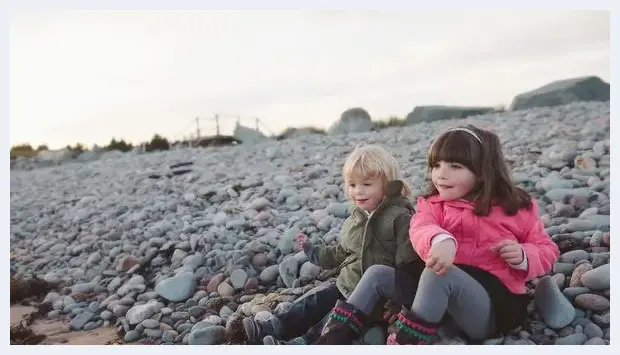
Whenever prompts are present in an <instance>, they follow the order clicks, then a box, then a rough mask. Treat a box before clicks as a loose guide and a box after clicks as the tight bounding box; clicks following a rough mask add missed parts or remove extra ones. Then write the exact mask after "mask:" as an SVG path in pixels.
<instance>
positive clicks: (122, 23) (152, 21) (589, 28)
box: [10, 11, 610, 148]
mask: <svg viewBox="0 0 620 355" xmlns="http://www.w3.org/2000/svg"><path fill="white" fill-rule="evenodd" d="M609 30H610V22H609V13H608V12H606V11H604V12H587V11H585V12H558V11H555V12H506V13H439V12H436V13H421V12H415V13H413V12H411V13H378V12H268V11H263V12H215V11H214V12H208V11H200V12H198V11H195V12H192V11H175V12H165V11H161V12H148V11H140V12H127V11H123V12H120V11H117V12H70V13H57V14H53V13H50V14H36V15H21V16H18V17H15V18H13V20H12V24H11V37H10V39H11V46H10V60H11V69H10V79H11V83H10V85H11V86H10V87H11V89H10V90H11V98H10V105H11V120H10V124H11V144H18V143H23V142H29V143H31V144H33V145H38V144H42V143H46V144H48V145H49V146H50V148H59V147H62V146H64V145H66V144H74V143H75V142H78V141H79V142H82V143H84V144H86V145H88V146H91V145H92V144H95V143H97V144H99V145H104V144H107V143H108V142H109V141H110V139H111V138H112V136H116V137H117V138H124V139H126V140H129V141H131V142H134V143H135V142H140V141H145V140H149V139H150V138H151V137H152V135H153V134H154V133H160V134H163V135H164V136H166V137H168V138H169V139H179V138H181V137H182V136H183V135H189V134H190V133H191V132H192V131H194V130H195V124H192V120H193V118H194V117H197V116H199V117H203V118H209V117H213V115H214V114H215V113H221V114H222V115H223V119H222V123H221V126H222V133H224V134H230V133H232V128H233V126H234V121H235V118H234V117H235V116H237V115H239V116H240V117H241V123H242V124H246V125H251V124H253V121H252V118H253V117H259V118H260V119H261V120H262V121H263V122H264V124H265V125H266V127H268V128H269V129H270V130H271V131H273V132H275V133H279V132H281V131H282V130H283V129H284V128H286V127H289V126H304V125H314V126H318V127H323V128H327V127H328V126H329V125H330V124H332V123H333V122H334V121H335V120H337V119H338V118H339V116H340V114H341V113H342V111H344V110H346V109H347V108H350V107H354V106H361V107H363V108H365V109H366V110H367V111H368V112H369V113H370V115H371V116H372V118H373V119H384V118H387V117H389V116H392V115H396V116H399V117H404V116H406V115H407V113H409V112H410V111H411V110H412V109H413V108H414V107H415V106H416V105H432V104H446V105H476V106H477V105H489V106H496V105H500V104H504V105H509V104H510V101H511V100H512V98H513V97H514V95H516V94H518V93H520V92H523V91H527V90H530V89H534V88H536V87H538V86H541V85H544V84H546V83H548V82H550V81H553V80H556V79H563V78H568V77H575V76H583V75H597V76H599V77H601V78H602V79H603V80H605V81H609V76H610V58H609V57H610V39H609V38H610V34H609ZM200 125H201V128H202V130H203V132H205V133H206V134H210V133H211V134H212V133H214V124H213V123H212V122H211V121H208V120H201V123H200Z"/></svg>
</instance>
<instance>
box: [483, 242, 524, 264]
mask: <svg viewBox="0 0 620 355" xmlns="http://www.w3.org/2000/svg"><path fill="white" fill-rule="evenodd" d="M491 250H492V251H494V252H496V253H499V256H500V257H501V258H502V259H504V261H505V262H507V263H508V264H512V265H519V264H521V263H522V262H523V247H521V244H519V242H517V241H516V240H510V239H504V240H502V241H501V242H499V243H497V244H496V245H494V246H493V247H491Z"/></svg>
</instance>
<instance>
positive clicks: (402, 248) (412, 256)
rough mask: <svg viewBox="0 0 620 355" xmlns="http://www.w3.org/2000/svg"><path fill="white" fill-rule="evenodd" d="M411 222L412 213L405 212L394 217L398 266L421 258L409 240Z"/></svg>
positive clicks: (395, 260) (395, 259)
mask: <svg viewBox="0 0 620 355" xmlns="http://www.w3.org/2000/svg"><path fill="white" fill-rule="evenodd" d="M410 222H411V214H410V213H403V214H401V215H399V216H398V217H396V218H395V219H394V235H395V236H396V243H397V247H396V256H395V257H394V264H395V265H396V267H401V266H402V265H404V264H407V263H410V262H412V261H415V260H419V259H420V257H419V256H418V254H416V252H415V250H413V246H412V245H411V241H410V240H409V224H410Z"/></svg>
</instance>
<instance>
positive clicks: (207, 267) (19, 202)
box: [10, 102, 610, 345]
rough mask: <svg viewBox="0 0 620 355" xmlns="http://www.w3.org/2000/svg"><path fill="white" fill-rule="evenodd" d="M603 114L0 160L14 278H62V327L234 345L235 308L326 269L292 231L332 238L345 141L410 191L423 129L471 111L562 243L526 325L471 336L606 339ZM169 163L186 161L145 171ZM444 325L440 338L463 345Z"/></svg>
mask: <svg viewBox="0 0 620 355" xmlns="http://www.w3.org/2000/svg"><path fill="white" fill-rule="evenodd" d="M609 115H610V106H609V102H577V103H571V104H568V105H564V106H557V107H550V108H544V107H543V108H535V109H528V110H522V111H512V112H503V113H489V114H484V115H479V116H475V117H469V118H466V119H460V120H444V121H438V122H429V123H420V124H416V125H411V126H405V127H397V128H387V129H384V130H381V131H376V132H365V133H352V134H343V135H307V136H301V137H296V138H291V139H286V140H283V141H278V142H274V141H266V142H263V143H259V144H256V145H253V146H243V145H239V146H235V147H213V148H199V149H183V150H171V151H166V152H160V153H151V154H132V153H127V154H123V155H119V154H113V153H110V154H107V153H106V154H104V155H103V156H102V157H101V158H100V159H99V160H96V161H90V162H85V163H70V164H65V165H61V166H54V167H49V168H40V169H36V170H32V171H12V172H11V228H10V231H11V236H10V237H11V250H12V251H13V252H14V253H15V260H16V264H15V268H16V270H17V277H26V276H30V275H36V276H39V277H41V278H43V279H45V280H46V281H48V282H51V283H57V284H60V283H62V284H64V287H61V288H60V289H59V292H50V293H48V294H47V295H46V297H45V301H46V302H51V304H52V310H51V311H50V312H49V313H48V314H47V317H48V318H69V319H70V329H73V330H92V329H96V328H98V327H102V326H115V327H116V328H117V329H118V331H119V333H120V334H121V335H122V337H123V339H124V341H125V342H126V343H131V342H136V341H138V340H140V339H143V338H151V339H153V340H154V342H155V343H170V344H222V343H231V344H236V343H242V342H243V336H242V330H241V326H240V323H241V319H242V318H243V317H247V316H254V317H257V318H262V319H266V318H268V317H270V316H271V315H272V314H278V313H280V312H283V311H285V310H286V309H287V308H288V307H290V306H291V304H292V303H293V302H296V301H298V300H299V299H300V298H301V297H304V295H307V294H308V293H309V292H313V291H316V290H317V288H320V287H323V286H324V285H325V283H327V282H330V278H332V277H333V275H331V274H330V272H329V270H321V269H320V268H319V267H317V266H316V265H313V264H311V263H310V262H308V260H307V258H306V257H305V255H304V254H303V252H301V251H299V250H293V243H292V239H293V237H294V236H295V235H296V234H298V233H300V232H303V233H305V234H306V235H308V236H309V237H310V240H311V241H313V242H314V243H320V244H332V243H336V241H337V237H338V231H339V229H340V227H341V225H342V222H343V221H344V219H345V218H346V217H347V208H348V203H347V201H346V198H345V196H344V195H343V191H342V188H341V178H340V170H341V164H342V163H343V160H344V158H345V156H346V154H347V153H348V152H350V151H351V150H352V149H353V147H354V146H355V145H356V144H358V143H361V142H369V143H378V144H381V145H383V146H385V147H386V148H387V149H388V150H389V151H390V152H392V153H393V154H394V155H395V156H396V157H397V159H398V160H399V162H400V163H401V167H402V170H403V171H404V173H405V176H406V178H407V180H408V181H409V182H410V183H411V184H412V186H413V187H414V193H417V192H419V191H420V188H421V187H422V186H423V184H424V182H425V173H426V166H425V164H426V161H425V159H426V150H427V148H428V146H429V144H430V142H431V140H432V139H433V137H434V136H436V134H438V133H439V132H441V131H442V130H443V129H445V128H447V127H451V126H455V125H461V124H468V123H473V124H476V125H478V126H481V127H486V128H490V129H493V130H494V131H496V132H497V133H498V135H499V136H500V139H501V140H502V142H503V148H504V152H505V155H506V158H507V160H508V161H509V164H510V166H511V169H512V171H513V178H514V179H515V181H517V182H518V184H519V185H520V186H522V187H523V188H525V189H526V190H527V191H528V192H530V193H531V194H532V195H533V196H535V197H536V198H537V199H538V201H539V206H540V211H541V217H542V219H543V221H544V224H545V228H546V231H547V232H548V233H549V235H551V236H552V238H553V240H554V241H555V242H556V243H557V244H558V246H559V247H560V249H561V256H560V259H559V260H558V262H557V263H556V264H555V266H554V267H553V270H552V272H551V273H550V275H547V276H545V277H542V278H540V279H536V280H533V281H532V282H531V283H530V284H529V285H528V286H529V291H530V292H532V293H533V294H534V297H535V301H534V302H532V303H531V304H530V308H529V310H530V316H529V318H528V321H527V322H526V324H524V326H523V327H522V328H521V329H518V330H517V331H515V332H514V333H511V334H506V336H504V337H502V338H500V339H488V340H487V341H486V343H487V344H585V345H588V344H600V345H604V344H609V340H610V339H609V337H610V334H609V329H610V302H609V299H610V281H609V275H610V270H609V262H610V240H609V239H610V230H609V226H610V216H609V214H610V199H609V190H610V166H609V165H610V160H609V155H610V143H609V135H610V132H609V121H610V118H609ZM182 162H192V167H191V171H188V172H186V173H184V174H182V175H172V174H169V175H166V174H165V172H164V173H161V174H155V175H154V173H157V172H158V171H160V172H161V171H162V170H164V169H165V167H167V166H169V165H173V164H178V163H182ZM149 176H150V177H149ZM153 176H155V177H153ZM449 333H450V332H449V331H447V330H446V331H445V332H444V331H442V340H441V341H442V342H443V343H449V344H451V343H455V344H459V343H463V340H462V339H460V338H458V337H455V336H453V335H450V334H449ZM381 336H382V335H381V334H375V335H373V336H369V338H372V339H367V340H364V341H366V342H367V343H373V342H381V338H380V337H381ZM373 337H374V338H373Z"/></svg>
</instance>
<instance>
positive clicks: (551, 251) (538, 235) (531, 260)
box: [518, 200, 560, 280]
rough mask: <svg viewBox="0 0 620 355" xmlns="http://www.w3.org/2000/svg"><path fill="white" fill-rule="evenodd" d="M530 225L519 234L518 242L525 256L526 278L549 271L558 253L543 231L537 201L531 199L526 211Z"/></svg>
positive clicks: (556, 247)
mask: <svg viewBox="0 0 620 355" xmlns="http://www.w3.org/2000/svg"><path fill="white" fill-rule="evenodd" d="M527 216H528V220H527V221H526V222H525V223H527V225H529V226H530V227H529V228H528V229H526V230H525V232H524V233H523V235H521V236H520V238H518V239H519V242H520V243H521V246H522V247H523V251H524V252H525V257H526V258H527V270H526V272H527V276H526V279H527V280H531V279H533V278H536V277H538V276H542V275H544V274H546V273H547V272H549V270H551V268H552V267H553V264H554V263H555V262H556V260H557V259H558V256H559V255H560V249H559V248H558V246H557V245H556V244H555V242H553V241H552V240H551V238H550V237H549V235H548V234H547V233H546V232H545V230H544V228H543V227H544V226H543V223H542V220H541V219H540V217H539V216H538V203H537V202H536V201H535V200H532V209H531V210H530V211H527Z"/></svg>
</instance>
